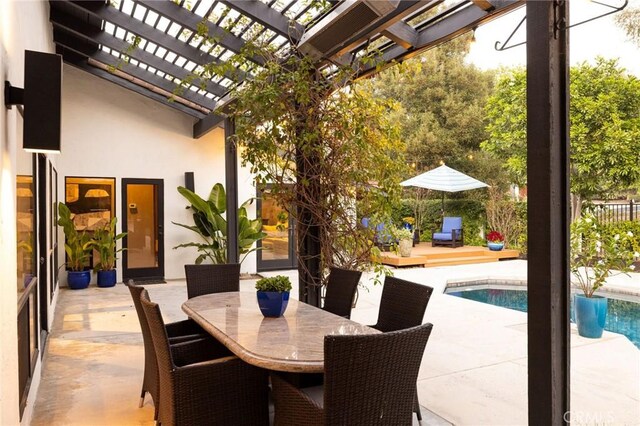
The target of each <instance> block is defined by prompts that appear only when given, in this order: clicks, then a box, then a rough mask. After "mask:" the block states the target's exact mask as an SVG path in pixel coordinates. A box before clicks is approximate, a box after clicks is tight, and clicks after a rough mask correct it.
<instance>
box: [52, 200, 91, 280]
mask: <svg viewBox="0 0 640 426" xmlns="http://www.w3.org/2000/svg"><path fill="white" fill-rule="evenodd" d="M58 225H60V226H62V229H63V230H64V236H65V242H64V251H65V252H66V253H67V262H66V263H67V266H68V267H69V269H70V270H72V271H83V270H84V268H85V267H87V266H88V260H89V256H90V253H91V243H92V241H91V235H89V234H88V233H86V232H85V231H78V230H77V229H76V227H75V224H74V223H73V220H72V219H71V211H70V210H69V207H67V205H66V204H64V203H59V204H58Z"/></svg>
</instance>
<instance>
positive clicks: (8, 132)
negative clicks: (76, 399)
mask: <svg viewBox="0 0 640 426" xmlns="http://www.w3.org/2000/svg"><path fill="white" fill-rule="evenodd" d="M26 49H29V50H37V51H41V52H53V51H54V48H53V43H52V32H51V24H49V4H48V2H44V1H40V2H35V1H30V2H27V1H7V0H2V1H0V83H2V86H1V87H0V99H4V81H5V80H9V81H11V83H12V85H14V86H16V87H23V82H24V51H25V50H26ZM3 104H4V102H3ZM20 126H22V119H21V118H20V116H19V115H18V112H17V109H16V108H15V107H14V108H13V109H11V110H8V109H6V108H5V107H4V105H3V106H2V107H1V108H0V169H1V172H0V259H2V260H1V261H0V292H1V294H2V297H0V341H1V342H2V343H0V424H1V425H15V424H19V423H20V416H19V407H18V403H19V395H18V354H17V349H16V348H17V326H16V321H17V319H16V316H17V285H16V215H15V187H16V182H15V175H16V155H17V154H18V153H20V154H21V155H24V153H23V151H22V137H21V135H22V131H21V129H20ZM52 161H53V162H54V164H55V158H53V159H52ZM39 370H40V367H39V363H38V365H37V367H36V372H35V374H36V376H35V377H34V380H33V382H32V384H31V390H30V395H29V400H28V405H27V408H26V410H25V414H24V418H23V423H27V422H28V421H29V417H30V414H31V408H32V407H33V399H34V394H35V392H36V391H37V386H38V382H39V378H38V376H39Z"/></svg>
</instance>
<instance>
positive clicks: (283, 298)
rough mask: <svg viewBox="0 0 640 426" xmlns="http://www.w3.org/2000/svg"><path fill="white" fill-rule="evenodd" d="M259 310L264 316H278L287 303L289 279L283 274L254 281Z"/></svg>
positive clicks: (282, 312)
mask: <svg viewBox="0 0 640 426" xmlns="http://www.w3.org/2000/svg"><path fill="white" fill-rule="evenodd" d="M256 290H257V292H256V294H257V297H258V306H260V312H262V315H264V316H265V317H280V316H282V314H284V311H285V310H286V309H287V304H288V303H289V291H291V281H289V278H288V277H285V276H284V275H276V276H275V277H270V278H262V279H260V280H258V282H257V283H256Z"/></svg>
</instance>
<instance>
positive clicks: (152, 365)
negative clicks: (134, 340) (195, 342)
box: [127, 283, 160, 416]
mask: <svg viewBox="0 0 640 426" xmlns="http://www.w3.org/2000/svg"><path fill="white" fill-rule="evenodd" d="M127 287H129V292H130V293H131V298H132V299H133V305H134V306H135V308H136V313H137V314H138V321H139V322H140V329H141V330H142V342H143V343H144V376H143V379H142V391H141V393H140V406H142V404H143V402H144V394H145V393H146V392H149V394H150V395H151V398H152V399H153V405H154V406H155V407H156V416H157V414H158V412H157V411H158V410H157V407H158V403H159V396H160V395H159V391H158V388H159V387H158V362H157V361H156V351H155V349H154V348H153V340H151V331H150V330H149V324H148V323H147V317H146V316H145V314H144V310H143V309H142V304H141V302H140V298H141V296H142V293H143V292H144V291H145V289H144V288H143V287H140V286H137V285H134V284H132V283H129V284H127ZM147 298H148V296H147Z"/></svg>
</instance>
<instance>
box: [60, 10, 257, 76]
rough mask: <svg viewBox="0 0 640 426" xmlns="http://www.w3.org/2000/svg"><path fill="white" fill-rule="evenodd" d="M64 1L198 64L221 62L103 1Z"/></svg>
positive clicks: (233, 74) (234, 73)
mask: <svg viewBox="0 0 640 426" xmlns="http://www.w3.org/2000/svg"><path fill="white" fill-rule="evenodd" d="M50 3H53V4H55V3H56V2H55V1H53V2H50ZM64 3H66V4H69V5H72V6H73V7H75V8H76V9H77V10H80V11H83V12H87V13H89V14H90V15H92V16H95V17H96V18H99V19H102V20H103V21H107V22H110V23H112V24H114V25H117V26H118V27H121V28H123V29H125V30H127V31H129V32H130V33H132V34H136V35H138V36H140V37H142V38H143V39H145V40H147V41H150V42H152V43H155V44H157V45H158V46H161V47H163V48H164V49H166V50H168V51H170V52H173V53H175V54H177V55H180V56H182V57H184V58H186V59H188V60H189V61H191V62H194V63H196V64H198V65H207V64H211V63H215V64H221V63H223V61H222V60H220V59H219V58H216V57H215V56H213V55H210V54H208V53H207V52H204V51H202V50H200V49H198V48H195V47H193V46H191V45H190V44H188V43H185V42H183V41H181V40H179V39H177V38H175V37H172V36H170V35H168V34H165V33H164V32H162V31H160V30H158V29H157V28H154V27H152V26H150V25H146V24H144V23H143V22H140V21H139V20H137V19H135V18H134V17H132V16H129V15H127V14H124V13H122V12H120V11H119V10H118V9H116V8H114V7H113V6H109V5H107V4H105V3H103V2H91V1H71V2H64ZM225 76H226V77H227V78H230V79H232V80H235V79H238V78H240V79H243V78H245V77H246V73H244V72H243V71H240V70H238V72H228V73H226V74H225Z"/></svg>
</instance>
